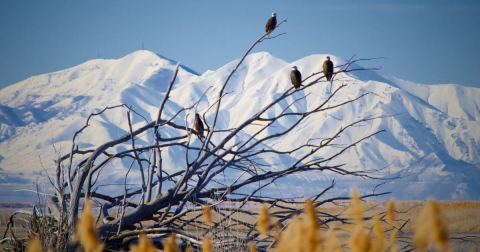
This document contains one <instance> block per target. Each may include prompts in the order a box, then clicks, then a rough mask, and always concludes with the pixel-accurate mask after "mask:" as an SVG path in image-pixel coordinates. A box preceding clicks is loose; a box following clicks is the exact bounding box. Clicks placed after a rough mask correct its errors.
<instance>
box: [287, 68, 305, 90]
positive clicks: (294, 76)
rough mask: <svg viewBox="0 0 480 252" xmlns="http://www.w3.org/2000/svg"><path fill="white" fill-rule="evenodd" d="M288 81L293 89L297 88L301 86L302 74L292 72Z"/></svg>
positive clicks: (295, 71)
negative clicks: (290, 81)
mask: <svg viewBox="0 0 480 252" xmlns="http://www.w3.org/2000/svg"><path fill="white" fill-rule="evenodd" d="M290 79H291V80H292V85H293V86H294V87H295V89H297V88H299V87H300V85H301V84H302V74H301V73H300V71H298V70H292V72H290Z"/></svg>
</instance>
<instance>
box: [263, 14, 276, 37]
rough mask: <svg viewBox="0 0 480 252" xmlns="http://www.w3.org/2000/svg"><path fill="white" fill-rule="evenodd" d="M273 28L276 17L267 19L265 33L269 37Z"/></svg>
mask: <svg viewBox="0 0 480 252" xmlns="http://www.w3.org/2000/svg"><path fill="white" fill-rule="evenodd" d="M275 26H277V17H276V16H272V17H270V18H269V19H268V22H267V25H266V26H265V32H266V33H267V35H268V36H269V37H270V33H271V32H272V31H273V30H275Z"/></svg>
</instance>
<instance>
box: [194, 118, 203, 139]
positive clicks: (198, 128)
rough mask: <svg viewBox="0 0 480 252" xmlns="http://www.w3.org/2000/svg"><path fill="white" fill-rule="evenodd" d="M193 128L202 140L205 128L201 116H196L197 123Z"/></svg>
mask: <svg viewBox="0 0 480 252" xmlns="http://www.w3.org/2000/svg"><path fill="white" fill-rule="evenodd" d="M193 128H194V129H195V130H196V131H197V132H198V137H199V138H202V137H203V130H204V127H203V122H202V119H200V116H199V115H198V114H195V122H194V123H193Z"/></svg>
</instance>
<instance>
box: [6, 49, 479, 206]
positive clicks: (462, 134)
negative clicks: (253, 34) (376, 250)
mask: <svg viewBox="0 0 480 252" xmlns="http://www.w3.org/2000/svg"><path fill="white" fill-rule="evenodd" d="M326 56H327V55H326V54H314V55H310V56H307V57H305V58H302V59H299V60H297V61H295V62H292V63H288V62H285V61H283V60H281V59H278V58H275V57H274V56H272V55H271V54H269V53H267V52H260V53H255V54H251V55H249V56H247V58H246V59H245V61H244V63H242V65H241V66H240V67H239V69H238V70H237V72H236V73H235V74H234V75H233V76H232V78H231V80H230V81H229V84H228V85H227V87H226V90H227V92H228V91H230V92H232V93H231V94H229V95H227V96H225V98H224V100H223V101H222V107H221V111H220V114H219V121H218V127H219V128H232V127H235V125H237V124H238V123H240V122H241V121H243V120H245V119H246V118H248V117H249V116H251V115H252V114H253V113H254V112H255V111H258V109H259V108H261V107H263V105H264V104H266V103H268V102H269V101H271V100H272V99H274V98H275V97H276V96H277V95H279V94H280V93H282V92H284V91H285V90H286V89H288V88H290V87H291V83H290V80H289V74H290V70H291V67H292V66H293V65H296V66H297V67H298V68H299V70H300V71H301V72H302V75H303V77H304V78H305V77H307V76H308V75H309V74H310V73H314V72H319V71H321V69H322V64H323V60H324V59H325V57H326ZM330 56H331V58H332V61H334V62H335V64H336V65H339V64H342V63H345V62H346V61H345V60H343V59H341V58H338V57H336V56H332V55H330ZM236 62H238V60H234V61H232V62H230V63H227V64H226V65H224V66H223V67H221V68H219V69H217V70H215V71H207V72H205V73H203V74H202V75H196V74H195V73H196V72H194V71H193V70H191V69H190V70H189V69H188V68H187V67H182V68H181V69H180V71H179V74H178V77H177V80H176V82H175V84H174V86H173V90H172V92H171V98H170V100H169V101H168V102H167V107H166V110H165V116H168V115H172V114H173V113H175V112H176V111H177V110H178V109H179V108H181V107H188V106H191V105H192V104H193V103H194V102H196V101H197V100H198V99H199V98H200V97H201V95H202V94H203V93H204V92H206V91H207V90H208V92H207V93H206V96H205V98H204V99H203V100H202V101H201V102H200V103H199V106H198V109H199V111H200V112H201V113H203V112H205V110H206V108H208V107H209V106H210V105H211V104H213V103H214V102H215V101H216V98H217V93H218V89H219V87H220V86H221V85H222V84H223V82H224V81H225V79H226V76H227V75H228V74H229V73H230V70H231V69H232V68H233V66H234V64H236ZM175 64H176V62H175V61H173V60H169V59H167V58H165V57H163V56H161V55H159V54H156V53H152V52H149V51H145V50H144V51H137V52H134V53H131V54H129V55H127V56H125V57H123V58H121V59H118V60H91V61H88V62H85V63H83V64H80V65H78V66H76V67H73V68H69V69H66V70H62V71H58V72H54V73H49V74H44V75H39V76H35V77H30V78H28V79H27V80H24V81H22V82H19V83H17V84H14V85H12V86H10V87H7V88H5V89H2V90H0V113H1V114H0V115H1V117H0V156H1V157H3V158H0V168H1V169H2V170H0V178H3V180H0V183H4V182H5V183H4V185H9V186H11V187H12V188H16V189H19V188H22V186H25V181H26V180H28V179H29V177H30V176H33V175H35V176H37V175H38V174H39V173H40V172H42V169H41V165H45V167H46V169H47V171H49V172H51V171H52V167H51V164H48V163H47V162H46V161H42V162H41V163H42V164H40V161H41V160H52V159H53V158H54V157H55V151H53V148H52V146H54V145H55V146H57V148H59V149H61V150H62V151H63V152H65V150H68V148H70V146H71V142H70V141H71V138H72V136H73V133H74V132H75V131H76V130H78V129H79V128H80V127H81V126H83V125H84V124H85V120H86V118H87V117H88V116H89V115H90V113H92V112H98V111H99V110H101V109H103V108H105V107H107V106H115V105H120V104H126V105H127V106H132V108H133V109H134V110H136V111H137V112H139V113H140V114H142V115H144V116H145V117H146V119H147V120H154V119H155V118H154V117H155V116H156V113H157V109H158V105H159V103H160V100H161V99H162V97H163V94H164V92H165V89H166V85H167V84H168V82H169V80H170V78H171V76H172V73H173V69H174V67H175ZM352 67H353V68H360V67H361V66H359V65H354V66H352ZM335 83H336V84H338V83H346V84H347V85H348V86H347V87H346V88H345V89H344V91H343V92H342V93H341V94H340V95H339V96H338V97H336V98H335V99H334V100H333V102H337V103H338V102H341V101H342V100H345V99H352V98H355V97H358V96H359V95H361V94H363V93H365V92H369V93H371V95H367V96H366V97H364V98H362V99H361V100H359V101H358V102H355V103H352V104H348V105H346V106H344V107H342V108H339V109H333V110H331V111H329V112H328V113H327V112H325V113H318V114H315V115H313V116H312V118H311V119H310V120H307V121H304V122H302V123H301V124H299V125H298V126H297V127H296V128H295V129H294V130H292V132H291V133H290V134H288V135H286V136H284V137H282V138H280V139H278V140H274V141H270V142H268V143H267V145H268V146H269V148H274V149H277V150H282V146H284V145H285V143H288V144H289V145H291V146H297V145H300V144H302V143H304V142H305V141H308V139H312V138H319V137H325V136H327V135H329V134H332V133H333V132H335V131H336V130H338V129H339V128H340V127H342V126H343V125H345V123H346V122H348V120H353V119H355V118H361V117H365V116H370V115H396V116H392V117H386V118H383V119H380V120H375V121H373V122H371V123H366V124H365V126H364V127H361V128H356V129H355V130H354V131H348V132H346V133H345V135H344V137H343V138H341V139H339V140H338V141H339V143H344V144H345V143H351V142H353V141H354V140H355V139H357V138H358V137H359V136H365V135H367V134H369V133H372V132H374V131H376V130H381V129H386V130H387V132H385V133H382V134H379V135H377V136H375V137H374V138H372V139H368V140H367V141H365V142H363V143H361V144H359V145H358V146H355V147H354V148H352V149H349V150H348V151H347V152H346V153H345V154H344V158H343V159H344V160H348V163H347V164H348V165H347V168H348V169H349V170H366V169H372V167H373V168H375V169H382V172H384V173H385V174H384V176H390V177H395V176H400V177H405V178H404V179H400V180H395V181H393V182H391V183H387V184H385V185H383V186H382V187H383V188H385V189H388V190H390V189H391V190H392V191H394V193H393V195H394V196H395V197H396V198H397V199H424V198H425V197H435V198H438V199H478V198H480V188H479V186H478V185H479V184H480V183H478V178H479V177H480V176H479V174H480V148H479V146H480V143H479V141H480V130H479V127H478V120H477V119H478V118H480V117H479V116H480V112H479V109H478V107H479V105H480V99H479V98H476V97H480V89H476V88H470V87H463V86H459V87H458V86H455V85H453V86H444V85H438V86H426V85H422V84H417V83H412V82H407V81H403V80H400V79H397V78H395V77H391V76H387V75H385V74H382V73H377V72H374V71H357V72H351V73H343V74H339V75H338V76H337V77H336V82H335ZM210 86H211V87H212V88H210V89H209V87H210ZM452 88H453V90H454V91H455V90H460V91H458V92H453V91H452ZM329 92H330V88H329V83H327V82H321V83H319V84H316V85H315V86H313V87H312V88H310V89H308V90H307V91H305V92H299V93H297V94H295V95H294V97H291V98H290V99H287V100H286V102H289V103H292V102H293V101H294V99H299V98H301V97H302V96H306V97H305V98H304V99H300V100H299V101H298V102H296V103H295V104H293V105H292V106H291V107H290V108H288V109H289V110H291V111H305V110H307V109H311V106H313V104H315V101H318V100H319V99H325V97H327V96H328V95H329ZM449 93H450V94H454V96H452V97H454V98H452V97H449V96H448V94H449ZM476 94H478V96H476ZM462 95H463V96H462ZM445 97H447V98H449V100H448V102H447V101H445ZM462 97H466V98H464V100H462V101H460V99H461V98H462ZM456 100H457V101H458V102H456V103H455V101H456ZM450 103H451V104H450ZM285 107H287V103H281V104H279V105H277V106H275V107H274V108H272V110H270V111H267V115H272V113H273V111H275V110H278V109H283V108H285ZM211 116H212V115H211V114H210V115H207V118H206V120H207V121H208V120H211V119H212V117H211ZM455 116H456V117H455ZM184 119H185V115H182V117H181V118H178V119H176V120H177V121H176V122H177V123H178V124H180V125H184V124H185V120H184ZM125 121H126V114H125V111H120V112H118V111H108V112H107V113H105V114H104V115H102V116H100V117H98V118H93V120H92V121H91V122H90V124H91V126H90V127H89V128H88V129H87V130H86V131H85V133H84V134H82V136H81V137H79V138H78V139H77V143H78V145H79V148H92V147H93V146H95V145H98V144H101V143H103V142H105V141H108V140H111V139H113V138H116V137H118V136H120V135H122V134H125V133H126V132H127V128H126V125H125ZM144 123H145V120H144V119H142V118H140V117H133V126H134V128H135V127H141V126H142V125H144ZM187 123H188V124H189V125H192V124H193V118H192V116H190V117H187ZM290 123H291V120H290V119H288V118H286V119H282V120H279V121H278V122H276V124H275V128H271V129H268V130H267V131H266V132H265V133H262V134H261V135H260V136H259V137H261V136H264V135H265V134H272V133H276V132H279V131H280V130H282V129H285V128H286V127H288V125H289V124H290ZM92 134H93V135H94V137H92V136H90V135H92ZM163 134H165V135H167V136H168V135H169V134H172V133H171V132H169V131H168V130H166V131H165V132H163ZM242 134H243V137H246V136H249V135H251V134H252V132H251V131H249V130H246V131H245V132H244V133H242ZM216 137H221V134H219V135H218V136H216ZM214 140H215V139H214ZM139 141H140V143H141V142H142V141H143V143H148V141H149V138H148V135H145V136H143V137H141V138H140V139H139ZM125 148H127V147H125V146H118V147H117V150H119V149H125ZM167 152H168V155H167V157H166V158H165V159H166V161H167V163H170V166H171V167H175V166H179V167H180V165H182V164H181V162H178V161H177V160H176V157H177V156H176V155H177V154H176V153H175V149H174V148H172V149H169V150H168V151H167ZM34 153H35V154H38V156H39V157H40V158H38V159H36V158H34V157H35V156H36V155H35V154H34ZM302 153H303V152H302V151H299V152H298V153H294V154H292V155H291V157H271V158H276V159H278V160H277V161H278V162H273V161H272V162H271V164H272V169H274V168H275V166H277V165H281V164H277V163H283V164H284V165H285V164H287V163H289V162H292V160H294V159H295V158H298V157H299V156H301V155H302ZM325 154H328V152H325V153H318V155H316V157H320V156H321V155H325ZM18 160H21V162H19V161H18ZM265 162H267V163H268V162H270V161H265ZM334 163H335V162H332V164H334ZM427 164H431V165H430V166H428V165H427ZM114 166H116V167H117V168H115V169H113V168H112V171H111V178H112V179H113V181H116V180H119V178H123V176H124V175H122V174H123V173H122V172H124V169H125V166H126V164H123V163H121V162H119V163H115V164H114ZM454 167H460V168H458V169H457V170H458V171H457V170H455V168H454ZM172 169H173V168H172ZM432 169H433V171H435V172H433V173H432V172H431V171H432ZM412 172H416V173H412ZM20 173H23V174H20ZM412 174H417V175H412ZM421 174H430V177H432V178H435V179H436V180H438V181H441V183H443V184H445V185H444V188H445V189H442V190H437V191H435V190H434V189H432V188H435V187H436V186H437V185H438V183H440V182H438V183H437V182H429V181H425V178H424V177H425V176H423V177H422V175H421ZM432 174H433V175H432ZM462 174H463V175H462ZM434 175H435V176H436V177H435V176H434ZM467 175H468V178H466V179H463V180H462V176H467ZM8 178H11V179H10V180H11V181H21V183H8V182H9V179H8ZM12 178H14V179H12ZM15 178H16V180H15ZM334 178H336V177H335V176H333V175H332V174H321V175H318V174H317V175H315V174H313V175H310V174H300V175H298V176H296V177H294V178H290V179H289V180H288V181H283V182H282V183H279V188H288V187H289V185H288V183H291V184H292V187H294V188H296V191H297V192H298V191H301V190H306V189H305V188H303V189H302V186H301V185H302V183H303V182H301V181H309V182H308V183H307V184H308V186H310V187H311V188H310V189H309V190H317V189H321V188H322V186H323V183H327V184H330V182H331V179H334ZM409 178H412V179H409ZM413 178H416V179H413ZM427 178H428V176H427ZM103 179H105V178H103ZM136 179H138V176H136V175H133V177H132V181H135V180H136ZM433 180H434V179H432V181H433ZM436 180H435V181H436ZM2 181H4V182H2ZM337 181H338V180H337ZM342 181H344V183H343V184H344V185H338V186H337V193H339V194H345V195H346V194H348V189H349V188H350V186H351V183H353V184H356V185H357V186H358V187H359V188H360V190H361V191H363V192H366V191H368V190H372V189H373V188H372V187H374V186H375V185H370V184H368V183H367V184H365V183H364V182H362V181H358V180H355V179H350V178H342ZM402 181H404V182H402ZM402 183H404V184H402ZM399 184H400V185H401V186H402V187H404V188H406V189H405V190H403V191H401V192H397V191H396V190H395V189H396V188H398V186H399ZM420 184H426V185H429V186H427V187H425V186H423V187H421V186H419V185H420ZM458 185H459V186H458ZM304 187H305V186H304ZM382 187H380V189H381V188H382ZM2 188H6V187H5V186H2ZM419 188H423V189H422V190H423V191H421V192H417V191H418V190H419ZM11 191H12V190H10V189H8V190H7V189H3V190H0V196H1V200H0V201H11V200H12V199H13V198H14V197H13V196H11ZM412 194H415V195H419V196H418V197H416V196H415V197H414V196H412ZM22 195H24V194H22ZM16 197H17V198H18V197H20V196H16Z"/></svg>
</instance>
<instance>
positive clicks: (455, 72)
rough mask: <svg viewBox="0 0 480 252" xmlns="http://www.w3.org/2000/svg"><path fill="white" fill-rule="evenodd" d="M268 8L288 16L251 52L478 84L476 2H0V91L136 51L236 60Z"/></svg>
mask: <svg viewBox="0 0 480 252" xmlns="http://www.w3.org/2000/svg"><path fill="white" fill-rule="evenodd" d="M272 12H276V13H277V17H278V19H279V20H283V19H284V18H288V22H287V23H285V24H284V25H282V26H281V27H280V29H279V30H278V31H276V32H277V33H280V32H282V33H283V32H286V33H287V34H286V35H283V36H280V37H278V38H276V39H275V40H270V41H266V42H265V43H261V44H260V45H258V46H257V47H256V49H255V52H258V51H267V52H270V53H271V54H272V55H274V56H276V57H278V58H281V59H284V60H286V61H288V62H292V61H295V60H298V59H301V58H303V57H306V56H308V55H311V54H317V53H328V54H333V55H337V56H340V57H343V58H350V57H351V56H353V55H354V54H356V55H357V57H359V58H370V57H385V58H387V59H386V60H378V61H375V62H369V63H368V65H367V66H381V67H382V72H384V73H387V74H390V75H393V76H395V77H398V78H401V79H405V80H410V81H414V82H418V83H423V84H445V83H455V84H461V85H465V86H474V87H479V88H480V80H479V79H478V78H477V76H476V75H477V72H478V70H479V66H480V63H479V59H480V49H479V47H480V1H476V0H473V1H462V0H458V1H443V0H436V1H418V0H415V1H413V0H402V1H393V0H382V1H366V0H355V1H348V0H345V1H321V0H314V1H284V0H276V1H266V0H264V1H250V0H245V1H160V0H156V1H146V0H145V1H144V0H141V1H122V0H115V1H113V0H102V1H89V0H85V1H59V0H48V1H31V0H22V1H0V88H4V87H6V86H8V85H11V84H14V83H16V82H19V81H21V80H24V79H26V78H28V77H30V76H33V75H39V74H43V73H48V72H53V71H58V70H62V69H65V68H69V67H73V66H75V65H78V64H81V63H83V62H85V61H88V60H90V59H94V58H97V56H98V54H100V57H102V58H108V59H112V58H113V59H116V58H121V57H123V56H125V55H127V54H129V53H132V52H134V51H136V50H140V49H141V48H142V42H143V43H144V45H145V48H146V49H147V50H150V51H153V52H156V53H159V54H161V55H163V56H165V57H167V58H170V59H173V60H175V61H182V64H184V65H185V66H188V67H190V68H192V69H193V70H195V71H197V72H199V73H203V72H205V71H206V70H216V69H218V68H219V67H221V66H223V65H225V64H227V63H228V62H230V61H232V60H235V59H237V58H240V57H241V56H242V55H243V53H244V52H245V51H246V50H247V49H248V47H249V46H250V45H251V44H252V43H253V42H254V41H255V40H256V39H257V38H259V37H260V36H261V35H262V34H263V32H264V29H265V23H266V21H267V19H268V18H269V16H270V15H271V13H272Z"/></svg>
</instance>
